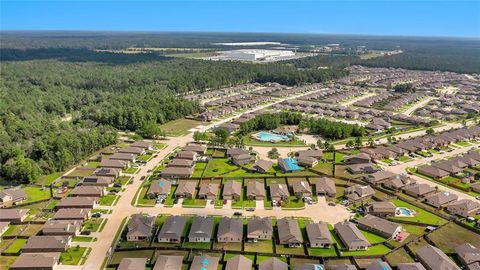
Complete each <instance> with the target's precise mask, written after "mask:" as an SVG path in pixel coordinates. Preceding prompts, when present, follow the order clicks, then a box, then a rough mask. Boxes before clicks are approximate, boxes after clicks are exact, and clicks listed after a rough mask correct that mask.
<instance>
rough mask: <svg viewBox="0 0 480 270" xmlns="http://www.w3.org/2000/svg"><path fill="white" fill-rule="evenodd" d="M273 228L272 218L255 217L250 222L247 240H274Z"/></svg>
mask: <svg viewBox="0 0 480 270" xmlns="http://www.w3.org/2000/svg"><path fill="white" fill-rule="evenodd" d="M272 234H273V227H272V219H271V218H270V217H264V218H260V217H253V218H250V219H249V220H248V225H247V239H248V241H249V242H257V241H258V240H268V239H272Z"/></svg>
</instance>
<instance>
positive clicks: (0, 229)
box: [0, 221, 10, 242]
mask: <svg viewBox="0 0 480 270" xmlns="http://www.w3.org/2000/svg"><path fill="white" fill-rule="evenodd" d="M9 227H10V222H8V221H5V222H0V237H1V236H2V235H3V234H4V233H5V232H6V231H7V230H8V228H9ZM0 242H2V240H1V238H0Z"/></svg>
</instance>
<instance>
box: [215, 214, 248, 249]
mask: <svg viewBox="0 0 480 270" xmlns="http://www.w3.org/2000/svg"><path fill="white" fill-rule="evenodd" d="M242 240H243V220H242V219H239V218H228V217H223V218H222V219H221V220H220V222H219V224H218V232H217V242H219V243H241V242H242Z"/></svg>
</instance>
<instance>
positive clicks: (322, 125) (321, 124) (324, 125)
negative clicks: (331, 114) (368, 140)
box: [304, 118, 365, 140]
mask: <svg viewBox="0 0 480 270" xmlns="http://www.w3.org/2000/svg"><path fill="white" fill-rule="evenodd" d="M304 126H306V127H308V129H309V131H310V133H312V134H317V135H321V136H322V137H324V138H326V139H330V140H338V139H346V138H350V137H361V136H363V135H365V128H364V127H362V126H359V125H357V124H353V125H352V124H348V123H343V122H338V121H331V120H328V119H324V118H320V119H308V120H307V121H306V123H304Z"/></svg>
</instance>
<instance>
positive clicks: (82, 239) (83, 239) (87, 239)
mask: <svg viewBox="0 0 480 270" xmlns="http://www.w3.org/2000/svg"><path fill="white" fill-rule="evenodd" d="M72 241H74V242H95V241H97V238H96V237H91V236H74V237H73V238H72Z"/></svg>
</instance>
